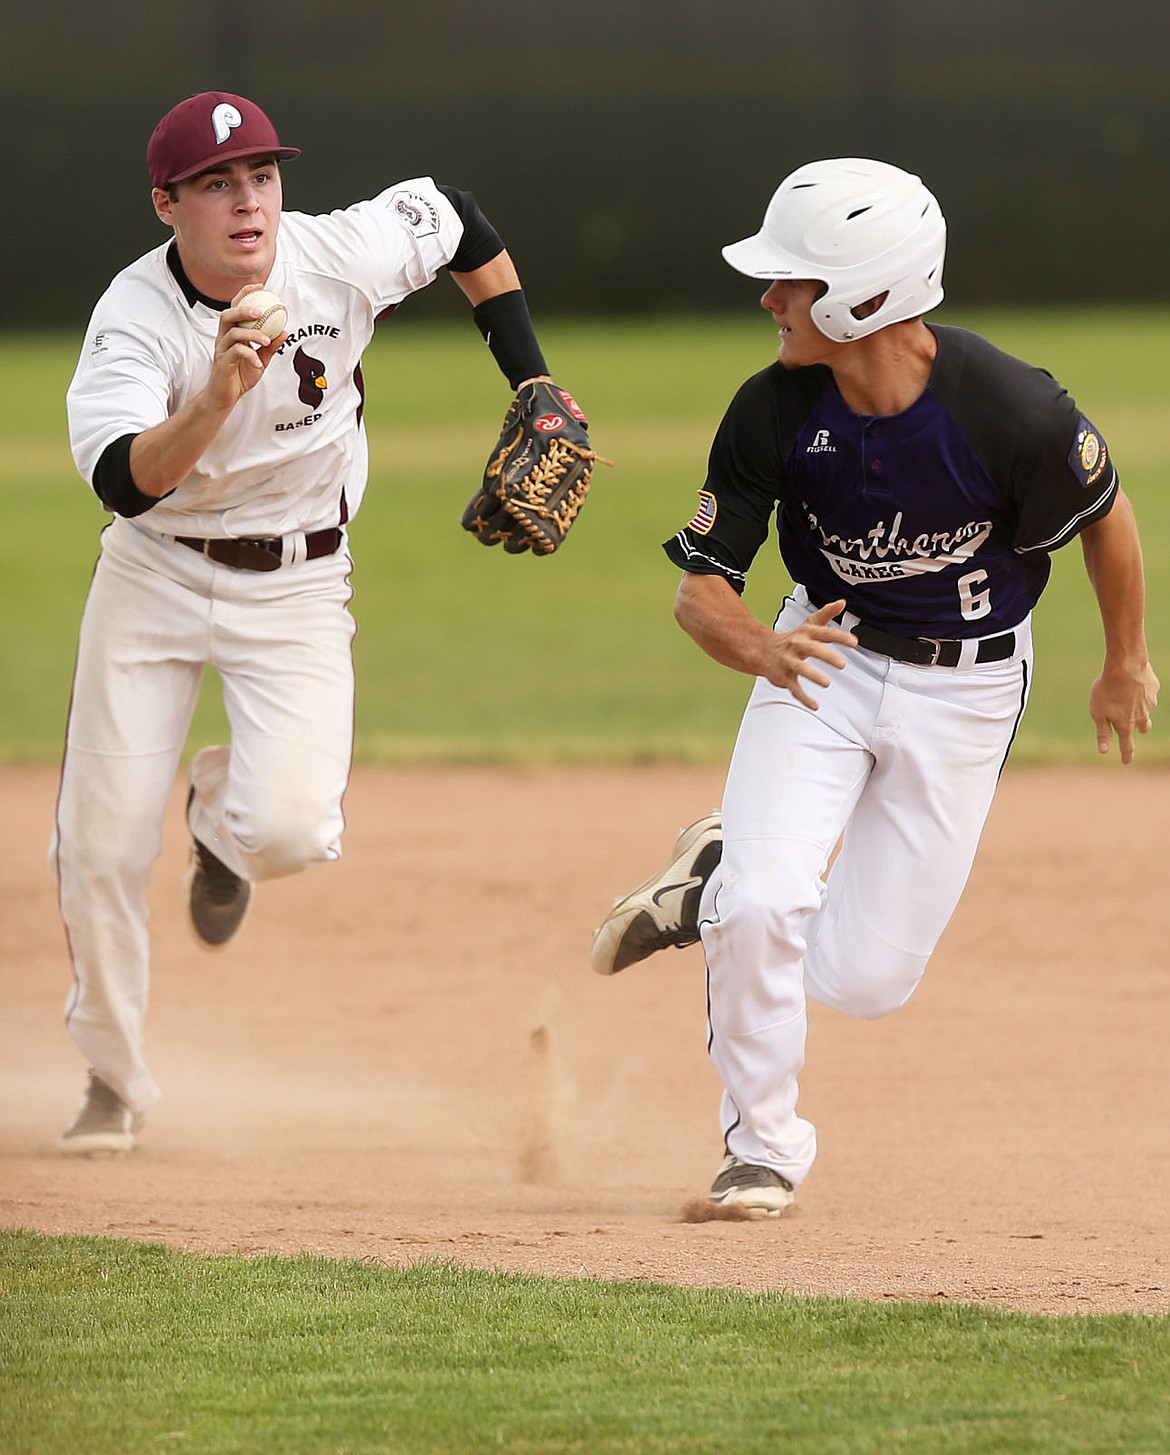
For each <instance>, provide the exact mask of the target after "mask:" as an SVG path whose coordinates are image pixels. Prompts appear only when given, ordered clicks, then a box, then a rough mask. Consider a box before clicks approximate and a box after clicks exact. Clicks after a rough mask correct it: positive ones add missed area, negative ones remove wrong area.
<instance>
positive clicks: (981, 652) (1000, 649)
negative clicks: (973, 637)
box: [808, 591, 1016, 667]
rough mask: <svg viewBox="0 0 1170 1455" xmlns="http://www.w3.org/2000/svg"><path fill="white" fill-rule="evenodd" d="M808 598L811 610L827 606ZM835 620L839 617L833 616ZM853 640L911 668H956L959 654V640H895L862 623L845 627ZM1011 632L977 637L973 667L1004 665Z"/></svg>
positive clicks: (1010, 649)
mask: <svg viewBox="0 0 1170 1455" xmlns="http://www.w3.org/2000/svg"><path fill="white" fill-rule="evenodd" d="M808 599H809V601H810V602H811V603H812V605H813V606H814V607H817V608H820V607H822V606H826V605H827V604H828V603H827V602H824V601H818V600H817V598H816V597H815V596H814V595H813V594H812V592H811V591H810V592H808ZM834 620H835V621H838V622H839V621H840V620H841V618H840V617H839V616H838V617H835V618H834ZM846 630H847V631H851V632H852V633H853V635H854V636H855V637H856V638H857V645H858V646H859V647H864V648H865V650H866V651H867V652H879V653H880V654H881V655H882V656H883V657H890V658H892V659H893V660H894V661H895V662H907V663H909V665H910V666H912V667H957V666H958V665H959V662H960V660H961V659H962V655H963V645H964V644H963V642H962V641H938V640H936V638H934V637H895V636H891V635H890V633H889V632H884V631H881V630H879V628H878V627H875V626H866V624H865V623H864V622H863V621H859V622H855V623H854V625H853V626H851V627H847V628H846ZM1015 650H1016V634H1015V632H1002V633H1001V634H1000V635H999V636H996V637H980V639H979V645H978V647H976V649H975V662H976V664H979V663H983V662H1006V661H1007V659H1008V658H1009V657H1011V656H1013V655H1014V654H1015Z"/></svg>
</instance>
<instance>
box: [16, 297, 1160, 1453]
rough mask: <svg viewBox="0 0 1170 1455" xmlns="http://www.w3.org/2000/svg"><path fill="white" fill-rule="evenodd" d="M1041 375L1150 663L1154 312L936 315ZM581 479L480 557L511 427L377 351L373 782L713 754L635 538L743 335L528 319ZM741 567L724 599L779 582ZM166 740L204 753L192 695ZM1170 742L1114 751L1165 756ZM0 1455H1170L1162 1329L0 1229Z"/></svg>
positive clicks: (722, 709)
mask: <svg viewBox="0 0 1170 1455" xmlns="http://www.w3.org/2000/svg"><path fill="white" fill-rule="evenodd" d="M963 321H964V322H970V323H971V324H972V325H973V326H975V327H978V328H980V329H981V330H982V331H984V332H985V333H987V334H988V335H989V336H990V337H991V338H992V339H993V340H994V341H996V342H997V343H999V344H1001V345H1002V346H1003V347H1005V348H1008V349H1009V350H1012V351H1015V352H1018V353H1021V354H1023V355H1025V356H1027V357H1029V358H1031V359H1033V360H1035V361H1036V362H1038V363H1041V364H1043V365H1044V366H1045V367H1047V368H1048V369H1050V370H1051V371H1052V372H1053V373H1055V374H1056V375H1057V376H1058V377H1060V378H1061V379H1062V380H1063V382H1065V383H1066V384H1067V385H1068V387H1069V388H1070V389H1071V390H1072V392H1073V393H1074V394H1075V395H1076V396H1077V397H1078V399H1079V400H1080V402H1081V403H1082V405H1083V406H1084V407H1085V408H1086V410H1087V412H1088V413H1089V414H1090V416H1091V417H1092V418H1093V419H1094V421H1095V423H1096V424H1097V425H1098V426H1099V428H1101V429H1102V431H1103V432H1104V433H1105V434H1106V436H1107V438H1108V439H1109V441H1110V443H1111V446H1112V448H1113V451H1114V455H1115V458H1116V459H1117V460H1118V462H1119V466H1120V469H1121V472H1122V475H1123V479H1124V482H1125V486H1126V489H1127V490H1128V492H1129V493H1130V495H1131V497H1132V498H1133V499H1134V502H1135V505H1136V507H1137V510H1138V515H1139V520H1140V522H1141V525H1142V527H1143V532H1144V537H1145V545H1146V558H1147V574H1148V578H1149V580H1150V582H1151V587H1152V590H1151V601H1150V613H1149V628H1150V638H1151V650H1152V653H1153V655H1154V660H1155V664H1157V662H1158V658H1159V656H1160V655H1161V653H1162V650H1163V648H1164V646H1165V644H1166V642H1167V640H1168V633H1167V628H1168V626H1170V618H1168V613H1170V606H1168V605H1167V602H1166V600H1165V597H1164V595H1163V593H1162V592H1161V591H1160V590H1159V587H1160V584H1161V582H1162V580H1163V579H1164V577H1165V575H1166V567H1167V564H1168V563H1170V503H1168V501H1167V494H1166V492H1165V490H1164V489H1163V488H1162V480H1161V469H1162V451H1163V448H1164V443H1163V442H1164V441H1165V439H1166V438H1167V437H1168V436H1170V387H1168V384H1170V380H1168V378H1167V374H1168V367H1170V366H1168V365H1167V363H1166V351H1165V342H1164V336H1165V325H1166V322H1167V316H1166V315H1157V314H1150V313H1144V314H1142V315H1140V316H1138V315H1136V314H1133V315H1129V314H1125V313H1120V312H1111V313H1096V314H1094V313H1085V314H1078V315H1069V314H1062V315H1059V316H1045V315H1034V316H1024V315H1018V314H1016V315H1003V316H988V317H983V318H979V319H972V320H963ZM541 331H542V336H543V338H544V341H545V343H546V348H547V352H548V355H549V358H550V360H551V362H552V366H553V369H554V373H555V374H556V375H557V377H559V378H560V379H561V380H562V381H563V382H564V383H565V384H566V385H567V386H569V387H571V388H572V389H573V390H574V392H575V393H576V394H577V395H578V397H579V398H580V399H581V401H582V403H583V404H584V406H585V407H586V409H587V410H588V411H589V413H590V415H591V417H592V419H593V434H594V440H595V443H596V445H597V447H598V448H599V449H600V450H601V451H602V452H604V453H606V454H608V455H610V456H611V457H612V458H613V459H614V460H615V461H616V462H617V469H615V470H614V471H613V472H608V471H601V472H600V473H599V478H598V480H597V484H596V488H595V491H594V494H593V497H592V499H591V500H590V502H589V504H588V506H587V508H586V511H585V513H584V515H583V516H582V518H581V520H580V522H579V524H578V525H577V527H576V528H575V530H574V533H573V536H572V537H571V539H570V541H569V542H568V544H567V545H566V547H565V549H564V551H563V552H561V553H559V554H558V555H557V556H555V557H553V558H551V559H547V560H535V559H532V558H529V557H520V558H513V557H509V556H506V555H505V554H503V553H502V552H501V551H487V550H484V549H483V548H482V547H480V546H479V545H478V544H477V543H476V542H475V541H473V540H472V539H471V537H470V536H468V535H466V534H465V533H464V532H463V531H462V530H461V529H460V528H459V518H460V515H461V512H462V509H463V506H464V504H465V503H466V500H467V498H468V497H469V496H470V494H471V492H472V490H473V488H474V486H475V484H476V482H477V479H478V474H479V471H480V469H481V468H482V463H483V459H484V457H485V456H486V453H487V449H488V447H489V446H490V444H491V443H492V442H493V441H494V439H495V437H496V433H497V430H498V426H499V421H500V418H501V416H502V414H503V410H504V408H505V406H506V403H507V390H506V388H505V386H504V385H503V382H502V380H500V379H499V378H498V376H495V375H494V373H493V370H492V368H491V366H490V362H489V361H488V360H487V359H486V357H485V355H484V351H483V349H482V346H481V345H480V344H479V342H478V338H477V337H476V336H475V334H474V331H473V330H472V329H471V328H470V326H465V327H457V326H455V325H452V324H447V323H442V324H439V323H436V324H434V325H433V326H430V327H426V328H424V327H422V326H421V325H419V324H417V323H411V322H409V321H405V320H404V321H403V322H402V323H401V324H396V325H395V326H394V327H393V328H392V329H391V330H389V331H388V332H387V334H386V336H385V337H384V338H381V339H379V341H378V342H377V343H376V345H375V346H374V347H373V348H372V349H371V350H370V353H369V355H368V358H367V362H366V370H365V372H366V379H367V385H368V397H369V408H368V415H367V418H368V421H369V425H370V434H371V442H372V454H373V460H374V477H373V479H372V482H371V486H370V491H369V494H368V496H367V501H366V504H365V507H364V508H363V510H362V513H361V515H360V517H359V519H358V521H357V522H356V524H355V526H354V529H353V541H354V548H355V554H356V557H357V563H358V565H357V572H356V577H355V584H356V588H357V596H356V603H355V610H356V614H357V616H358V619H359V622H360V624H361V631H360V633H359V638H358V644H357V655H358V671H359V710H358V735H359V742H358V750H359V754H360V756H361V757H363V758H365V759H367V760H381V761H405V760H410V759H420V758H429V759H434V760H440V761H441V760H455V759H470V758H477V759H482V760H493V759H498V760H529V759H537V758H545V759H551V758H561V759H572V758H575V757H577V758H580V757H589V758H595V759H607V760H613V761H624V762H637V761H640V760H645V759H649V758H654V757H659V758H662V757H672V758H686V759H694V760H703V761H719V760H722V759H723V758H724V757H725V756H726V754H727V751H728V749H729V746H730V741H731V735H732V733H733V731H734V728H735V723H736V720H737V717H738V713H739V709H740V706H741V704H742V701H743V699H744V697H745V695H746V692H747V688H748V684H747V682H746V679H740V678H737V677H736V676H734V675H733V674H731V673H729V672H726V671H723V670H722V669H720V668H718V667H716V666H715V665H714V664H712V663H710V662H709V661H707V660H706V659H704V658H703V657H702V656H701V654H700V653H699V652H698V651H697V650H696V649H695V648H694V647H693V646H692V645H691V644H690V643H689V641H687V640H686V639H685V638H684V636H683V635H682V633H681V632H679V630H678V629H677V627H675V625H674V623H673V621H672V619H671V615H670V599H671V596H672V593H673V588H674V581H675V572H674V569H673V567H671V566H670V565H669V563H668V562H667V561H666V559H665V557H664V556H663V555H662V553H661V551H660V550H659V543H660V542H661V541H662V540H664V539H665V538H666V537H667V536H669V535H670V534H672V533H673V532H674V531H675V530H676V529H677V528H678V527H679V526H680V525H681V524H683V523H684V522H685V521H686V520H687V519H688V518H689V516H690V514H691V512H692V510H693V506H694V500H695V490H696V489H697V487H698V486H699V485H700V484H701V483H702V479H703V473H704V465H705V458H706V451H707V447H708V444H709V440H710V436H711V433H712V431H713V429H714V427H715V425H716V423H717V422H718V419H719V417H720V415H721V413H722V410H723V408H724V406H725V404H726V402H727V400H728V399H729V398H730V395H731V393H732V392H733V391H734V389H735V387H736V386H737V385H738V383H739V382H740V380H741V379H742V378H743V377H744V376H746V375H747V374H748V373H750V372H752V371H753V370H755V369H757V368H759V367H761V366H762V365H763V364H765V363H766V362H767V361H768V358H769V354H770V350H771V348H772V341H771V331H770V329H769V327H768V326H767V323H766V320H764V319H763V318H762V316H761V317H760V318H759V319H752V318H751V317H750V316H749V317H747V318H745V319H743V320H737V321H735V322H728V321H710V320H707V321H694V320H690V321H683V320H665V321H658V322H651V323H640V324H637V325H633V324H630V325H622V324H617V323H605V324H582V323H573V324H569V323H563V324H548V325H546V326H543V327H542V330H541ZM76 346H77V340H76V339H72V338H69V339H65V338H25V337H15V336H9V337H6V338H5V337H0V361H2V365H3V371H4V377H5V378H6V380H7V381H8V398H7V411H6V416H5V425H4V434H5V448H4V450H3V452H2V455H0V492H2V494H3V499H4V505H5V523H6V525H5V530H4V532H3V533H2V535H0V610H2V612H3V617H4V621H5V623H6V627H5V630H4V632H3V635H2V638H0V643H2V645H0V701H2V702H3V716H2V719H0V758H7V759H10V760H39V759H52V758H54V757H56V756H57V755H58V753H59V750H60V739H61V733H62V727H63V721H64V717H65V712H66V708H67V703H68V695H69V682H70V675H71V670H72V658H73V651H74V642H75V636H76V629H77V622H78V619H79V616H80V612H81V608H82V603H83V600H84V595H85V591H86V587H87V584H88V580H89V575H90V572H91V569H92V564H93V559H94V556H95V552H96V548H97V537H98V533H99V531H100V528H101V525H102V523H103V520H104V516H103V513H102V511H101V510H100V508H99V507H98V505H97V503H96V501H95V500H94V499H93V498H92V496H91V494H90V492H89V490H88V488H87V487H86V486H84V485H83V484H82V483H81V482H80V481H79V480H78V479H77V478H76V476H75V474H74V472H73V469H72V466H71V463H70V460H69V456H68V452H67V449H66V445H65V424H64V408H63V394H64V390H65V387H66V384H67V382H68V378H69V375H70V372H71V369H72V364H73V358H74V352H75V349H76ZM786 584H787V583H786V581H785V578H784V576H783V574H782V571H781V569H780V566H779V563H778V561H777V560H776V559H775V558H774V557H773V556H772V555H771V554H769V555H768V556H767V557H764V556H762V557H761V559H760V561H759V563H758V565H757V568H756V571H755V572H754V573H753V581H752V584H751V587H750V589H749V595H748V600H749V602H750V604H752V605H753V607H754V608H755V609H756V610H757V612H758V613H759V614H760V615H761V616H768V615H769V614H770V613H771V612H772V610H773V609H774V606H775V604H776V603H777V601H778V600H779V597H780V596H781V594H782V592H783V590H784V589H785V586H786ZM1037 639H1038V656H1039V671H1038V673H1037V684H1036V691H1035V693H1034V694H1033V699H1032V707H1031V710H1030V717H1029V721H1028V723H1027V724H1026V726H1025V729H1024V731H1023V733H1022V734H1021V737H1020V739H1019V741H1018V745H1017V758H1018V759H1025V758H1030V759H1044V760H1057V759H1063V760H1079V759H1084V760H1088V759H1090V758H1092V757H1093V756H1094V747H1093V738H1092V732H1091V728H1090V725H1089V723H1088V719H1087V715H1086V711H1085V700H1086V694H1087V690H1088V686H1089V683H1090V680H1091V678H1092V676H1093V675H1094V673H1095V671H1096V667H1097V664H1098V661H1099V657H1100V646H1099V632H1098V628H1097V623H1096V616H1095V608H1094V605H1093V602H1092V598H1091V594H1090V592H1089V590H1088V588H1087V584H1086V582H1085V580H1084V574H1083V570H1082V568H1081V563H1080V553H1079V550H1078V549H1077V548H1076V547H1073V548H1072V549H1070V550H1069V551H1066V552H1065V553H1064V555H1063V556H1062V557H1061V558H1059V559H1058V562H1057V569H1056V571H1055V575H1054V580H1053V584H1052V586H1051V588H1050V590H1049V593H1048V595H1047V596H1046V598H1045V600H1044V602H1043V604H1042V607H1041V610H1040V612H1039V614H1038V622H1037ZM213 687H214V684H213V683H211V684H209V690H208V691H207V692H206V693H205V695H204V702H203V703H202V705H201V708H200V713H199V717H198V719H197V722H196V724H195V727H194V729H193V735H192V741H193V744H198V743H201V742H206V741H209V740H212V739H213V738H215V737H218V736H219V735H220V734H221V732H222V726H221V723H220V713H219V709H218V706H217V703H216V700H215V694H214V691H213ZM1164 740H1165V741H1168V742H1170V737H1168V735H1167V734H1165V733H1164V732H1162V731H1160V730H1159V729H1157V728H1156V729H1155V735H1154V736H1153V737H1151V739H1149V740H1148V741H1145V742H1143V743H1142V744H1141V756H1142V757H1143V759H1144V760H1145V761H1147V762H1155V761H1159V760H1162V761H1165V760H1167V759H1168V758H1170V749H1168V748H1167V747H1166V746H1164ZM0 1300H2V1308H3V1314H2V1316H0V1455H57V1452H61V1455H66V1452H67V1455H106V1452H110V1455H113V1452H117V1455H137V1452H147V1451H160V1450H184V1451H188V1452H207V1455H234V1452H240V1455H255V1452H263V1455H276V1452H296V1455H316V1452H332V1455H358V1452H375V1451H387V1452H403V1455H413V1452H438V1451H481V1450H483V1451H486V1450H497V1449H507V1450H512V1451H523V1452H543V1451H549V1452H551V1451H574V1452H586V1451H588V1452H595V1451H596V1452H602V1451H604V1452H623V1455H627V1452H628V1455H649V1452H664V1451H680V1452H700V1455H701V1452H712V1455H714V1452H724V1451H732V1450H734V1451H736V1452H743V1455H747V1452H753V1451H760V1452H765V1451H766V1452H768V1455H772V1452H776V1451H783V1452H785V1455H788V1452H791V1455H834V1452H842V1455H844V1452H849V1455H868V1452H875V1455H876V1452H883V1455H884V1452H886V1451H889V1450H897V1451H905V1452H922V1455H949V1452H959V1451H962V1452H988V1455H993V1452H994V1455H1012V1452H1031V1451H1054V1452H1086V1455H1088V1452H1094V1455H1097V1452H1100V1455H1104V1452H1118V1455H1121V1452H1125V1455H1135V1452H1151V1455H1153V1452H1166V1451H1170V1396H1168V1394H1167V1391H1168V1390H1170V1321H1168V1320H1166V1319H1164V1318H1157V1319H1155V1318H1150V1319H1140V1318H1108V1319H1106V1318H1084V1317H1076V1318H1059V1319H1039V1318H1025V1317H1022V1316H1018V1315H1010V1314H1005V1313H1002V1312H998V1311H993V1310H985V1309H966V1308H958V1307H943V1306H935V1305H897V1304H892V1305H891V1304H881V1305H878V1304H861V1303H850V1302H846V1301H840V1300H802V1299H795V1298H790V1297H786V1296H779V1295H776V1296H753V1295H746V1294H741V1293H735V1292H725V1293H712V1292H695V1291H688V1290H680V1289H672V1288H663V1287H658V1286H655V1285H649V1284H598V1283H590V1282H586V1281H584V1280H582V1281H579V1282H577V1281H574V1282H571V1283H556V1282H552V1281H549V1280H541V1279H526V1278H519V1277H505V1276H495V1275H490V1274H485V1273H472V1272H465V1271H461V1270H458V1269H455V1268H451V1267H446V1266H436V1265H426V1266H421V1267H417V1268H413V1269H408V1270H406V1271H403V1272H397V1271H393V1270H388V1269H384V1268H379V1267H374V1266H369V1265H366V1264H359V1263H329V1262H324V1261H322V1260H314V1259H291V1260H278V1259H273V1258H254V1259H208V1258H196V1257H192V1256H187V1255H183V1254H179V1253H175V1252H170V1251H166V1250H163V1249H159V1248H146V1247H141V1246H138V1245H134V1244H129V1243H123V1242H115V1241H105V1240H86V1239H64V1238H62V1239H53V1238H42V1237H40V1236H36V1235H33V1234H27V1233H8V1234H0Z"/></svg>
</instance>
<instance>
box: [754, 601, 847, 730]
mask: <svg viewBox="0 0 1170 1455" xmlns="http://www.w3.org/2000/svg"><path fill="white" fill-rule="evenodd" d="M844 610H845V602H844V601H843V600H842V601H830V602H829V603H828V605H826V606H821V607H818V608H817V610H816V611H814V612H812V613H811V614H810V615H809V616H808V617H807V618H806V619H805V620H804V621H802V622H801V624H800V625H799V626H798V627H794V628H793V630H792V631H790V632H776V633H775V644H774V645H773V646H772V648H771V650H770V652H769V654H768V659H767V661H766V662H765V664H764V671H763V673H762V674H761V675H762V676H764V677H766V678H767V679H768V681H769V682H771V683H772V684H773V685H774V686H776V687H786V688H787V689H788V691H789V692H791V693H792V695H793V697H795V698H796V700H797V702H800V703H803V704H804V706H805V707H809V708H812V710H813V711H814V712H815V711H816V709H817V707H818V703H817V702H815V701H814V700H813V698H811V697H810V696H809V695H808V693H807V692H806V691H805V689H804V686H803V683H802V680H801V679H802V678H803V679H804V680H805V681H808V682H812V683H815V684H816V686H818V687H828V686H829V684H830V680H831V679H830V678H829V676H828V674H827V673H826V672H825V671H823V670H822V668H821V667H820V666H819V665H817V664H818V663H821V662H823V663H824V664H825V666H828V667H833V668H835V669H836V670H837V671H840V669H841V668H842V667H844V665H845V658H844V657H843V656H842V655H841V653H840V652H838V651H837V650H836V648H835V646H834V643H836V644H837V645H840V646H843V647H855V646H856V645H857V638H856V637H855V636H854V635H853V633H852V632H850V631H846V630H845V628H844V627H842V626H840V625H838V624H837V623H836V622H835V621H834V620H833V618H834V617H835V616H839V615H840V614H841V612H843V611H844Z"/></svg>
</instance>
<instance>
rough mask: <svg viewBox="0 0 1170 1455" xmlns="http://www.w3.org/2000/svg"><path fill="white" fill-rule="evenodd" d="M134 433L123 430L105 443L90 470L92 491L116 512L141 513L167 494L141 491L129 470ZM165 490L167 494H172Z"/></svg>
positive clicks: (128, 514) (135, 436) (116, 513)
mask: <svg viewBox="0 0 1170 1455" xmlns="http://www.w3.org/2000/svg"><path fill="white" fill-rule="evenodd" d="M137 438H138V436H137V435H133V434H124V435H122V436H121V437H120V438H118V439H116V440H114V441H113V442H112V443H111V444H108V445H107V446H106V447H105V449H104V450H103V451H102V454H101V458H100V459H99V460H98V462H97V465H96V466H95V468H94V472H93V488H94V493H95V494H96V495H97V498H98V499H99V500H100V501H101V503H102V504H103V505H104V506H105V507H106V509H107V510H112V511H113V513H114V514H115V515H124V516H134V515H142V514H143V512H144V511H147V510H149V509H150V508H151V506H152V505H157V504H158V502H159V500H165V499H166V496H155V495H143V493H142V491H141V490H139V488H138V486H137V485H135V483H134V476H133V475H132V474H131V473H130V446H131V445H132V444H133V443H134V441H135V440H136V439H137ZM171 493H172V492H171V491H169V490H168V491H167V494H168V495H169V494H171Z"/></svg>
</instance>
